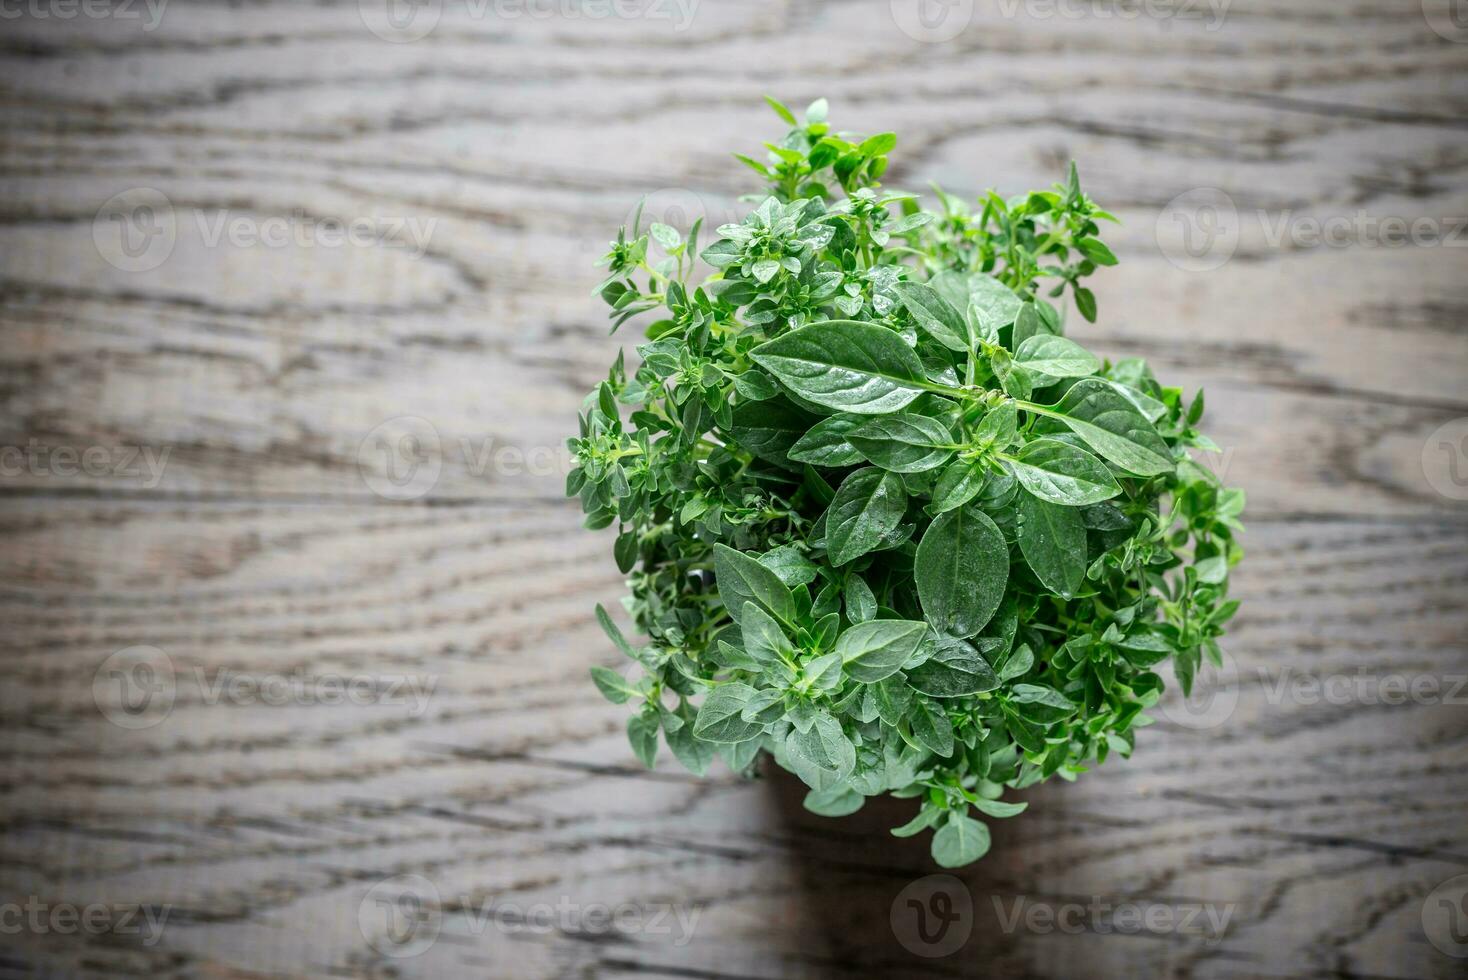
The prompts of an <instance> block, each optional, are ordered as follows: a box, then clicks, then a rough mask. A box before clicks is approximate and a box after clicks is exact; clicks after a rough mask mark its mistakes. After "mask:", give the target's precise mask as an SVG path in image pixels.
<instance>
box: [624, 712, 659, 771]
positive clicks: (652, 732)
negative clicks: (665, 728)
mask: <svg viewBox="0 0 1468 980" xmlns="http://www.w3.org/2000/svg"><path fill="white" fill-rule="evenodd" d="M627 741H629V742H631V743H632V754H633V755H635V756H637V758H638V759H639V760H640V761H641V762H642V764H643V765H644V766H647V768H649V769H651V768H652V764H653V762H654V761H656V760H657V756H658V723H657V719H656V718H647V717H645V716H643V715H633V716H632V717H631V718H628V719H627Z"/></svg>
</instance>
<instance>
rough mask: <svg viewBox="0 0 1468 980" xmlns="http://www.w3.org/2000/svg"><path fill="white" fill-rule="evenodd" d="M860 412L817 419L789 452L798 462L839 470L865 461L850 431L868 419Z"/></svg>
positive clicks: (790, 456) (789, 455)
mask: <svg viewBox="0 0 1468 980" xmlns="http://www.w3.org/2000/svg"><path fill="white" fill-rule="evenodd" d="M865 421H866V419H865V418H863V417H862V416H860V415H832V416H831V417H830V418H828V419H825V420H824V421H821V422H817V423H816V424H815V425H813V426H811V427H810V430H809V431H808V432H806V433H804V434H803V435H801V437H800V438H799V439H797V440H796V441H795V443H794V444H793V445H792V446H791V447H790V449H789V451H788V452H787V453H786V455H787V456H788V457H789V458H790V459H793V460H795V461H796V462H798V463H809V464H811V465H812V466H825V467H828V468H831V469H836V468H839V467H843V466H855V465H856V464H857V463H860V462H863V461H864V460H863V459H862V455H861V453H859V452H858V451H857V449H856V447H855V446H853V445H852V444H851V443H850V442H849V441H848V440H847V438H846V434H847V433H848V432H850V431H851V430H852V429H855V428H856V427H857V426H859V425H861V424H862V423H863V422H865Z"/></svg>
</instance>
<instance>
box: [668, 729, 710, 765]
mask: <svg viewBox="0 0 1468 980" xmlns="http://www.w3.org/2000/svg"><path fill="white" fill-rule="evenodd" d="M667 734H668V748H670V749H672V750H673V756H674V758H676V759H677V760H678V761H679V762H681V763H682V764H683V768H684V769H687V770H688V771H689V772H691V773H693V774H694V775H695V776H703V775H705V774H707V773H708V771H709V766H710V765H711V764H712V763H713V761H714V744H713V743H712V742H706V741H704V740H703V739H701V738H699V737H698V736H697V735H695V734H693V732H692V730H691V726H689V725H683V726H682V727H681V728H678V729H676V730H669V731H668V733H667Z"/></svg>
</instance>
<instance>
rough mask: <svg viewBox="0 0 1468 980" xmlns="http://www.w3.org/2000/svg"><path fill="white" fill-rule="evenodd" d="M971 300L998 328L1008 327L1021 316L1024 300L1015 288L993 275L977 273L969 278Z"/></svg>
mask: <svg viewBox="0 0 1468 980" xmlns="http://www.w3.org/2000/svg"><path fill="white" fill-rule="evenodd" d="M968 288H969V302H970V303H972V304H973V305H974V306H975V307H977V308H978V309H979V310H980V311H981V312H982V313H983V315H984V317H985V318H986V319H987V320H988V321H989V322H990V323H991V324H993V325H994V328H995V329H996V330H997V329H999V328H1000V327H1007V326H1009V325H1010V324H1011V323H1013V322H1014V318H1015V317H1017V316H1019V310H1020V307H1021V306H1023V305H1024V301H1023V300H1021V299H1020V298H1019V297H1018V296H1016V295H1015V292H1014V290H1012V289H1010V288H1009V287H1008V286H1006V285H1004V283H1002V282H1000V281H999V280H998V279H995V278H994V277H993V276H985V275H975V276H971V277H970V278H969V287H968Z"/></svg>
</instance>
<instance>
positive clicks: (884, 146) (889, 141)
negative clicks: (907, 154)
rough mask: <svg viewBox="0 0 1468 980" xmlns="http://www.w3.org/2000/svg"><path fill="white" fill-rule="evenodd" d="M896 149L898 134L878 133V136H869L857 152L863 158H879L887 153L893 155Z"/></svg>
mask: <svg viewBox="0 0 1468 980" xmlns="http://www.w3.org/2000/svg"><path fill="white" fill-rule="evenodd" d="M896 147H897V134H896V133H878V134H877V135H876V136H868V137H867V138H866V139H864V140H862V141H861V144H860V145H859V146H857V148H856V150H857V152H858V153H860V154H861V155H862V156H866V157H879V156H882V155H883V154H885V153H891V152H892V151H893V150H894V149H896Z"/></svg>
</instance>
